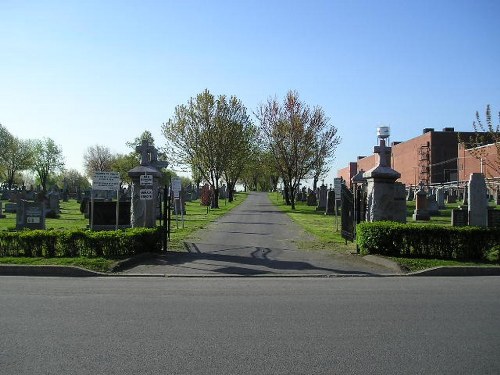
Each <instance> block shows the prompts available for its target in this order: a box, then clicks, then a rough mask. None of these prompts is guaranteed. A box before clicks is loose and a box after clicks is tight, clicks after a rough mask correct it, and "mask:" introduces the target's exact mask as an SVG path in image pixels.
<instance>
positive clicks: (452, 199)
mask: <svg viewBox="0 0 500 375" xmlns="http://www.w3.org/2000/svg"><path fill="white" fill-rule="evenodd" d="M457 200H458V193H457V191H456V190H454V189H452V190H450V191H448V196H447V197H446V203H448V204H450V203H457Z"/></svg>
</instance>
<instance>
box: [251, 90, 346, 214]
mask: <svg viewBox="0 0 500 375" xmlns="http://www.w3.org/2000/svg"><path fill="white" fill-rule="evenodd" d="M256 116H257V118H258V120H259V121H260V130H261V134H262V138H263V141H264V142H265V144H266V146H267V147H268V149H269V151H270V152H271V153H272V155H273V157H274V160H275V163H276V169H277V170H278V171H279V173H280V175H281V177H282V179H283V184H284V190H285V199H286V202H287V204H290V205H291V206H292V209H295V193H296V191H297V189H298V188H299V186H300V182H301V180H303V179H304V178H305V177H306V176H307V175H308V174H310V173H311V171H312V170H313V169H314V166H315V162H317V160H318V157H319V156H318V155H319V154H320V153H321V151H322V149H321V146H322V145H329V144H331V143H334V144H335V145H338V144H339V143H340V138H339V137H337V135H336V134H337V129H336V128H335V127H334V126H333V125H329V118H328V117H326V115H325V113H324V111H323V109H322V108H321V107H314V108H312V109H311V108H310V107H309V106H308V105H307V104H305V103H304V102H302V101H301V100H300V98H299V95H298V93H297V92H296V91H289V92H288V93H287V95H286V97H285V99H284V101H283V103H281V104H280V103H279V102H278V100H277V99H276V98H274V99H273V98H269V99H268V101H267V103H266V104H262V105H260V107H259V108H258V109H257V113H256ZM323 151H324V153H325V155H324V157H325V158H326V157H333V153H334V151H335V147H330V148H325V149H324V150H323Z"/></svg>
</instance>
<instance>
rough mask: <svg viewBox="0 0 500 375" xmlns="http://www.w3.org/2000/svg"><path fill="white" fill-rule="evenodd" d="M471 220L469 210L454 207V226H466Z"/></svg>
mask: <svg viewBox="0 0 500 375" xmlns="http://www.w3.org/2000/svg"><path fill="white" fill-rule="evenodd" d="M468 222H469V212H468V211H467V210H461V209H454V210H452V211H451V225H452V226H454V227H465V226H467V224H468Z"/></svg>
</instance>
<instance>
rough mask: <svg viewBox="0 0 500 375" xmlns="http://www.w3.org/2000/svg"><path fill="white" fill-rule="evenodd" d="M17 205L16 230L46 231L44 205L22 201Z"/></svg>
mask: <svg viewBox="0 0 500 375" xmlns="http://www.w3.org/2000/svg"><path fill="white" fill-rule="evenodd" d="M17 205H18V207H17V212H16V229H24V228H28V229H45V212H44V211H45V210H44V205H43V203H40V202H29V201H27V200H24V199H20V200H19V202H17Z"/></svg>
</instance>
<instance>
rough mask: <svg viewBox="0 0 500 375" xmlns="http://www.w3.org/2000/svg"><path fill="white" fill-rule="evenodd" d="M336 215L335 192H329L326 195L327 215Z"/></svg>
mask: <svg viewBox="0 0 500 375" xmlns="http://www.w3.org/2000/svg"><path fill="white" fill-rule="evenodd" d="M334 214H335V190H328V192H327V194H326V209H325V215H334Z"/></svg>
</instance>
